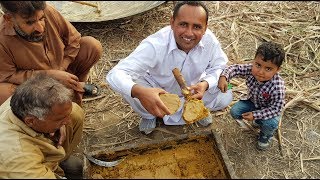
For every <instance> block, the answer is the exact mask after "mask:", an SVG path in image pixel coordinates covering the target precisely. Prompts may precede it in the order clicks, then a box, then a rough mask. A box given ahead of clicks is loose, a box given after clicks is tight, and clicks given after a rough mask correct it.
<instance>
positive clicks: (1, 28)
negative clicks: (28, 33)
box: [0, 16, 17, 36]
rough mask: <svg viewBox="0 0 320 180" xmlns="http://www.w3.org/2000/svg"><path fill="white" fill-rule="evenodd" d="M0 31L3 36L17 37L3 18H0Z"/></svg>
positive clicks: (10, 25)
mask: <svg viewBox="0 0 320 180" xmlns="http://www.w3.org/2000/svg"><path fill="white" fill-rule="evenodd" d="M0 24H1V26H0V31H2V32H3V34H4V35H8V36H14V35H17V33H16V31H15V30H14V28H13V25H12V24H11V23H8V22H7V21H6V20H5V19H4V18H3V16H1V17H0Z"/></svg>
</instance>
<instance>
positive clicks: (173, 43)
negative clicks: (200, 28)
mask: <svg viewBox="0 0 320 180" xmlns="http://www.w3.org/2000/svg"><path fill="white" fill-rule="evenodd" d="M197 47H201V48H202V49H203V48H204V44H203V36H202V38H201V40H200V41H199V43H198V44H197V45H196V46H195V47H193V48H192V49H195V48H197ZM175 49H179V48H178V46H177V43H176V40H175V38H174V35H173V30H172V29H171V30H170V42H169V49H168V54H170V53H171V51H173V50H175Z"/></svg>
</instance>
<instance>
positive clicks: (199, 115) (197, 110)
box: [182, 99, 209, 124]
mask: <svg viewBox="0 0 320 180" xmlns="http://www.w3.org/2000/svg"><path fill="white" fill-rule="evenodd" d="M208 115H209V110H208V108H206V107H205V106H204V103H203V101H202V100H199V99H188V100H187V101H186V102H185V103H184V106H183V113H182V117H183V119H184V120H185V122H186V123H187V124H192V123H194V122H196V121H199V120H201V119H203V118H205V117H207V116H208Z"/></svg>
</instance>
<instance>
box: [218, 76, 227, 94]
mask: <svg viewBox="0 0 320 180" xmlns="http://www.w3.org/2000/svg"><path fill="white" fill-rule="evenodd" d="M218 88H219V89H220V91H221V92H223V93H225V92H227V90H228V82H227V78H226V77H224V76H220V78H219V81H218Z"/></svg>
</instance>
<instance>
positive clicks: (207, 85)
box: [200, 80, 209, 91]
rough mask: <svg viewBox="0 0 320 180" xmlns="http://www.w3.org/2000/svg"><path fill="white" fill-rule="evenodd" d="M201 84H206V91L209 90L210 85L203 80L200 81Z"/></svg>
mask: <svg viewBox="0 0 320 180" xmlns="http://www.w3.org/2000/svg"><path fill="white" fill-rule="evenodd" d="M200 82H201V83H205V84H206V91H207V90H208V89H209V83H208V81H206V80H202V81H200Z"/></svg>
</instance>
